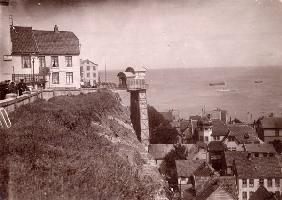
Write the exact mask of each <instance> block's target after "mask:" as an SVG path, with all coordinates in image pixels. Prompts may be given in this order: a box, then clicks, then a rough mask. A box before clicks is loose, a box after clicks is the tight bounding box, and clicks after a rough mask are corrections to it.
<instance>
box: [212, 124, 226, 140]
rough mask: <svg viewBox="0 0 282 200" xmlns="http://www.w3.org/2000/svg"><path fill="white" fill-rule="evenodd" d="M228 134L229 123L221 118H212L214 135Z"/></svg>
mask: <svg viewBox="0 0 282 200" xmlns="http://www.w3.org/2000/svg"><path fill="white" fill-rule="evenodd" d="M227 134H228V128H227V125H226V124H224V122H222V121H221V120H212V134H211V135H212V136H225V135H227Z"/></svg>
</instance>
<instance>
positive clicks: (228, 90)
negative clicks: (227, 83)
mask: <svg viewBox="0 0 282 200" xmlns="http://www.w3.org/2000/svg"><path fill="white" fill-rule="evenodd" d="M216 91H218V92H230V91H231V90H230V89H228V88H222V89H218V90H216Z"/></svg>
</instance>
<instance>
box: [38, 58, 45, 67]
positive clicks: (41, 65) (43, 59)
mask: <svg viewBox="0 0 282 200" xmlns="http://www.w3.org/2000/svg"><path fill="white" fill-rule="evenodd" d="M38 60H39V67H41V68H42V67H46V61H45V56H39V57H38Z"/></svg>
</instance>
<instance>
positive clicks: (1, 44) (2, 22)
mask: <svg viewBox="0 0 282 200" xmlns="http://www.w3.org/2000/svg"><path fill="white" fill-rule="evenodd" d="M10 9H11V8H10V7H9V6H3V5H0V13H1V17H0V27H1V31H0V81H3V80H11V79H12V69H13V67H12V66H13V63H12V61H4V59H3V56H4V55H11V51H12V43H11V38H10V24H9V15H10V14H11V13H10Z"/></svg>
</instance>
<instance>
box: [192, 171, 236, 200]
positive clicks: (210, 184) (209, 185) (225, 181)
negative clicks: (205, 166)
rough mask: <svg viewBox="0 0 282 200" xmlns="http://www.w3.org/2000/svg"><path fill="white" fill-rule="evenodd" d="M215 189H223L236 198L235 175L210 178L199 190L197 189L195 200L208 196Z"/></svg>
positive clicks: (204, 199)
mask: <svg viewBox="0 0 282 200" xmlns="http://www.w3.org/2000/svg"><path fill="white" fill-rule="evenodd" d="M217 189H221V190H223V191H225V192H226V193H227V195H228V196H230V198H232V199H234V200H236V199H238V195H237V190H236V179H235V177H232V176H229V177H216V178H211V179H210V180H209V181H207V182H206V183H205V184H204V186H203V187H201V190H198V191H197V195H196V200H206V199H208V197H209V196H210V195H211V194H212V193H213V192H215V191H216V190H217ZM196 190H197V189H196Z"/></svg>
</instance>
